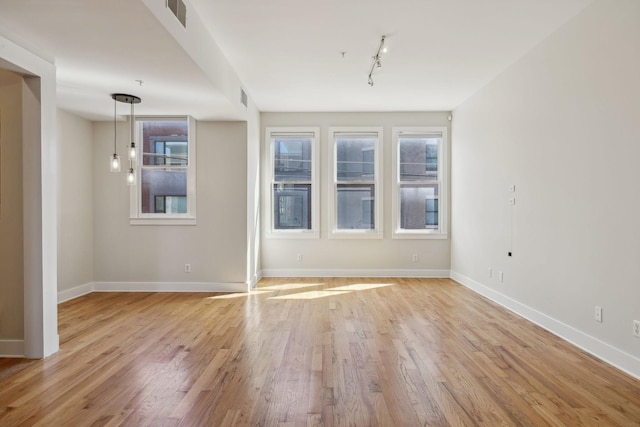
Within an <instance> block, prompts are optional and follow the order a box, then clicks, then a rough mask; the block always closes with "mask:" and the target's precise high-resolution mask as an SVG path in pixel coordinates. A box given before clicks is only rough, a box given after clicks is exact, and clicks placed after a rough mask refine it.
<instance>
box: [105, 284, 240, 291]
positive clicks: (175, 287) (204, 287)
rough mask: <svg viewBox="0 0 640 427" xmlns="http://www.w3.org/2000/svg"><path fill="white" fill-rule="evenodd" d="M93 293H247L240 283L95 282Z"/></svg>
mask: <svg viewBox="0 0 640 427" xmlns="http://www.w3.org/2000/svg"><path fill="white" fill-rule="evenodd" d="M93 291H94V292H248V291H249V285H248V284H247V283H241V282H237V283H234V282H227V283H209V282H95V283H94V284H93Z"/></svg>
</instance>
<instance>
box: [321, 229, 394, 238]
mask: <svg viewBox="0 0 640 427" xmlns="http://www.w3.org/2000/svg"><path fill="white" fill-rule="evenodd" d="M383 237H384V234H383V232H382V230H378V231H371V230H334V231H333V232H331V233H329V238H330V239H382V238H383Z"/></svg>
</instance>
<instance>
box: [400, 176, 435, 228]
mask: <svg viewBox="0 0 640 427" xmlns="http://www.w3.org/2000/svg"><path fill="white" fill-rule="evenodd" d="M438 208H439V206H438V185H437V184H432V185H415V184H414V185H411V184H408V185H402V186H401V187H400V228H401V229H403V230H424V229H429V230H437V229H438V225H439V224H438Z"/></svg>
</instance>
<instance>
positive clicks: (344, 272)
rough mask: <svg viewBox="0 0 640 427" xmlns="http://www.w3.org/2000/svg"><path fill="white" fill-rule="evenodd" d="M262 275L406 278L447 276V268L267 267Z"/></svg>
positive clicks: (442, 277) (441, 277)
mask: <svg viewBox="0 0 640 427" xmlns="http://www.w3.org/2000/svg"><path fill="white" fill-rule="evenodd" d="M261 276H262V277H407V278H413V277H416V278H429V279H444V278H449V276H450V272H449V270H394V269H380V270H374V269H362V270H358V269H304V268H299V269H291V268H268V269H265V270H262V272H261Z"/></svg>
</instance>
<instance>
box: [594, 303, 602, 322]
mask: <svg viewBox="0 0 640 427" xmlns="http://www.w3.org/2000/svg"><path fill="white" fill-rule="evenodd" d="M595 317H596V322H602V307H600V306H598V305H596V309H595Z"/></svg>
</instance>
